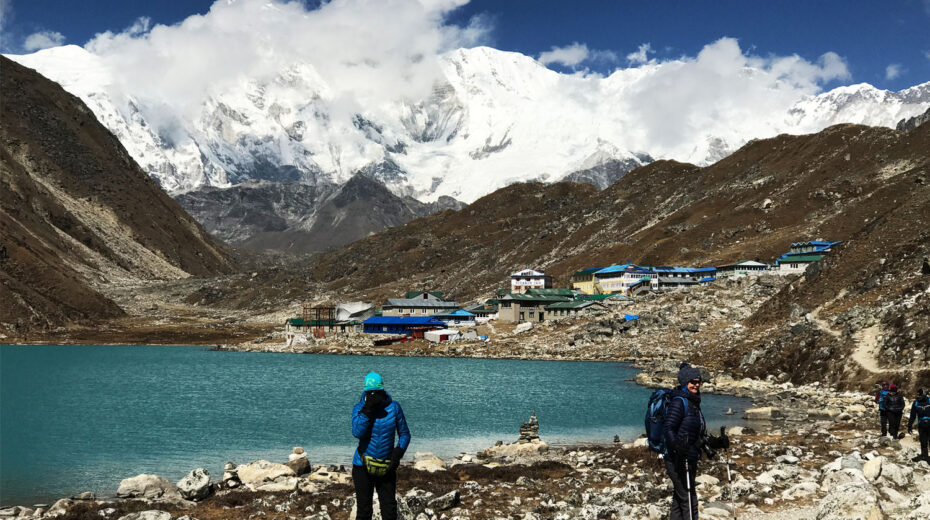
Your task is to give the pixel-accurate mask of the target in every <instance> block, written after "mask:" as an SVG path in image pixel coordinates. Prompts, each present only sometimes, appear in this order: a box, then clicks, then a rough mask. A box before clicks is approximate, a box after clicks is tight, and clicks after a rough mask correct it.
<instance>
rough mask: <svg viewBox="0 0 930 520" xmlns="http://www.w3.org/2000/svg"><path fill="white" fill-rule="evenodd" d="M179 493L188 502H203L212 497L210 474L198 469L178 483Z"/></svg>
mask: <svg viewBox="0 0 930 520" xmlns="http://www.w3.org/2000/svg"><path fill="white" fill-rule="evenodd" d="M178 491H180V492H181V496H182V497H184V498H186V499H188V500H202V499H204V498H207V496H209V495H210V472H209V471H207V470H205V469H203V468H197V469H194V470H191V472H190V473H188V474H187V475H186V476H185V477H184V478H182V479H181V480H179V481H178Z"/></svg>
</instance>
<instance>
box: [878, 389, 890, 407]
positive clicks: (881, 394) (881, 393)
mask: <svg viewBox="0 0 930 520" xmlns="http://www.w3.org/2000/svg"><path fill="white" fill-rule="evenodd" d="M888 392H889V391H888V390H881V391H879V392H878V409H879V410H884V409H885V398H886V397H888Z"/></svg>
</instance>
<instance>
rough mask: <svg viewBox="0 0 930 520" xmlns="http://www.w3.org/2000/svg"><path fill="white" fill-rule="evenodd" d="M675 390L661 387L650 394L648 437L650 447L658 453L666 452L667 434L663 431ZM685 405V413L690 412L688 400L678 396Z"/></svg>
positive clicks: (647, 419)
mask: <svg viewBox="0 0 930 520" xmlns="http://www.w3.org/2000/svg"><path fill="white" fill-rule="evenodd" d="M672 392H674V390H673V389H671V388H661V389H659V390H656V391H655V392H652V395H650V396H649V405H648V406H647V407H646V438H647V439H648V440H649V449H650V450H652V451H654V452H656V453H665V452H666V449H665V434H664V432H663V431H662V430H663V428H662V426H663V424H662V423H664V422H665V415H666V414H667V412H668V404H669V402H671V400H672V398H673V396H672ZM678 398H679V399H681V402H682V403H684V405H685V413H686V414H687V413H688V400H687V399H685V398H684V397H682V396H680V395H679V396H678Z"/></svg>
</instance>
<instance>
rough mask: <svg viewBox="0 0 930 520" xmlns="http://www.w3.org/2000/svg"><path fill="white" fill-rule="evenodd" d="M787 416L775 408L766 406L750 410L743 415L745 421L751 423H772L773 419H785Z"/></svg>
mask: <svg viewBox="0 0 930 520" xmlns="http://www.w3.org/2000/svg"><path fill="white" fill-rule="evenodd" d="M784 417H785V414H783V413H782V411H781V410H779V409H778V408H775V407H774V406H764V407H762V408H750V409H748V410H746V412H745V413H744V414H743V419H746V420H749V421H771V420H773V419H781V418H784Z"/></svg>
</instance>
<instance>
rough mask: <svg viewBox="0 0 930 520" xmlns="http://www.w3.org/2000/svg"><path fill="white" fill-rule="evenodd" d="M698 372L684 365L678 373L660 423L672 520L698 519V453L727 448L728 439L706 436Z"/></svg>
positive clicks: (699, 454) (699, 455) (724, 436)
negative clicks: (670, 493)
mask: <svg viewBox="0 0 930 520" xmlns="http://www.w3.org/2000/svg"><path fill="white" fill-rule="evenodd" d="M702 383H703V381H702V379H701V372H700V371H699V370H698V369H696V368H694V367H692V366H691V365H689V364H687V363H683V364H682V365H681V367H680V368H679V370H678V385H679V387H678V388H676V389H675V390H674V391H673V394H672V397H671V399H670V400H669V402H668V411H667V413H666V415H665V420H664V421H663V426H662V430H663V435H664V438H665V446H666V449H667V453H666V455H665V471H666V473H667V474H668V476H669V478H670V479H671V480H672V486H673V488H674V491H673V493H674V494H673V495H672V505H671V510H670V512H669V518H670V519H671V520H685V519H687V520H697V517H698V502H697V492H696V491H695V490H694V477H695V475H696V474H697V462H698V459H700V458H701V451H702V450H705V451H706V448H710V449H711V450H718V449H727V448H729V447H730V440H729V439H728V438H727V436H726V434H723V435H722V436H721V437H714V436H708V435H707V425H706V423H705V421H704V414H703V413H701V384H702Z"/></svg>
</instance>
